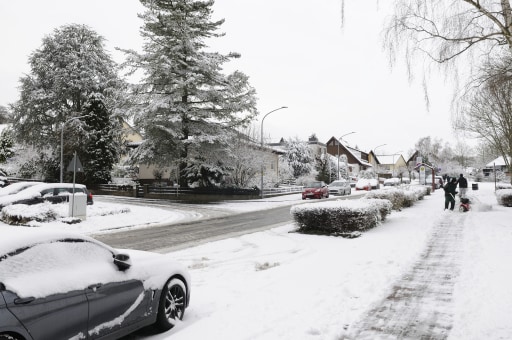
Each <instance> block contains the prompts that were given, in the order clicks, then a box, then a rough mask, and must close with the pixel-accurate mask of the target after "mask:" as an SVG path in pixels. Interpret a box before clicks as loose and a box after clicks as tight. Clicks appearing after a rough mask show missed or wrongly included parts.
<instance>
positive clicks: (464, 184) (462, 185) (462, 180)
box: [457, 174, 468, 198]
mask: <svg viewBox="0 0 512 340" xmlns="http://www.w3.org/2000/svg"><path fill="white" fill-rule="evenodd" d="M457 183H458V184H459V192H460V197H461V198H463V197H464V198H465V197H466V192H467V191H468V180H467V179H466V177H464V175H463V174H460V176H459V180H458V181H457Z"/></svg>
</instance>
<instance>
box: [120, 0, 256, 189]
mask: <svg viewBox="0 0 512 340" xmlns="http://www.w3.org/2000/svg"><path fill="white" fill-rule="evenodd" d="M141 3H142V4H143V5H144V6H145V7H146V8H147V10H146V11H145V12H144V13H143V14H142V15H140V17H141V18H142V19H143V21H144V25H143V27H142V30H141V32H142V36H143V37H144V38H145V40H146V41H145V44H144V47H143V53H142V54H140V53H137V52H135V51H125V52H126V53H127V56H128V59H127V62H126V64H125V65H126V66H128V67H130V68H131V71H133V72H135V71H137V70H142V71H143V74H144V76H143V79H142V81H141V83H140V84H138V85H137V86H135V87H134V92H133V94H134V96H133V103H132V105H133V106H132V108H131V110H130V112H131V113H132V114H133V116H134V122H135V124H136V126H138V127H139V129H140V130H141V131H143V133H144V136H145V138H146V139H145V141H144V143H143V144H142V145H141V146H140V147H139V148H138V149H137V151H136V152H135V154H134V155H133V159H134V160H135V161H137V162H142V163H146V164H157V165H159V166H161V167H169V166H173V165H174V166H175V165H176V164H178V165H179V169H180V185H182V186H187V185H188V184H189V182H188V181H187V178H188V177H189V174H188V171H193V172H194V176H192V177H195V181H197V175H198V174H201V173H207V176H208V177H209V178H215V177H216V176H215V175H213V174H212V173H211V170H212V169H216V168H217V167H218V164H217V163H218V162H217V161H216V160H211V161H210V162H211V163H210V164H197V163H198V162H199V163H201V162H206V161H207V160H208V159H211V158H212V157H205V156H204V155H201V153H203V152H204V151H203V146H204V145H205V144H208V145H226V144H227V143H229V139H228V138H226V137H227V136H228V135H231V132H232V131H233V129H236V128H239V127H244V126H246V125H247V124H248V123H250V122H251V120H252V119H254V117H255V115H256V114H257V111H256V108H255V107H256V98H255V90H254V89H253V88H252V87H251V86H250V85H249V82H248V77H247V76H246V75H245V74H243V73H242V72H239V71H236V72H234V73H232V74H229V75H224V74H223V73H221V71H222V66H223V64H224V63H226V62H228V61H229V60H231V59H232V58H236V57H239V55H238V54H235V53H231V54H229V55H222V54H220V53H216V52H209V51H207V45H206V40H207V39H211V38H218V37H220V36H222V35H223V34H221V33H217V30H218V29H219V27H220V26H221V25H222V23H223V22H224V20H219V21H212V20H211V15H212V6H213V3H214V2H213V1H197V0H141ZM204 149H207V150H208V149H209V148H204ZM198 168H201V169H210V170H209V171H206V172H202V171H197V169H198ZM208 182H209V179H205V181H203V183H208Z"/></svg>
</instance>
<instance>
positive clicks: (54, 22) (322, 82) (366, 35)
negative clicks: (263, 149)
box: [0, 0, 455, 153]
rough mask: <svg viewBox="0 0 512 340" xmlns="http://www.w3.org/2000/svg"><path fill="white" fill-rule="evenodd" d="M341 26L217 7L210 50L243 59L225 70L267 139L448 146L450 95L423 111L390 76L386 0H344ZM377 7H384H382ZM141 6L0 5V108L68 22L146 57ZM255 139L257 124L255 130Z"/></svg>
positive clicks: (329, 17) (300, 6) (437, 94)
mask: <svg viewBox="0 0 512 340" xmlns="http://www.w3.org/2000/svg"><path fill="white" fill-rule="evenodd" d="M346 3H347V4H346V8H345V11H346V15H345V19H346V21H345V23H346V24H345V27H344V28H343V29H342V28H341V0H324V1H321V2H312V1H296V0H280V1H273V0H246V1H240V0H217V1H216V3H215V5H214V18H215V19H220V18H224V19H226V22H225V24H224V25H223V26H222V31H223V32H225V33H226V36H225V37H223V38H221V39H220V40H217V41H215V42H212V44H211V46H212V48H213V49H215V50H218V51H221V52H228V51H236V52H239V53H241V54H242V58H241V59H239V60H237V61H235V62H232V63H231V64H230V65H227V67H226V71H231V70H233V69H239V70H241V71H243V72H244V73H246V74H247V75H249V77H250V81H251V84H252V85H253V86H254V87H255V88H256V90H257V92H258V98H259V102H258V110H259V111H260V112H261V116H260V117H262V116H263V115H264V114H265V113H267V112H269V111H271V110H274V109H275V108H278V107H281V106H288V109H283V110H280V111H277V112H274V113H272V114H271V115H269V116H268V117H267V118H266V119H265V122H264V135H265V138H266V139H271V140H272V141H277V140H279V139H280V138H281V137H284V138H290V137H292V138H293V137H299V138H300V139H307V138H308V137H309V136H310V135H311V134H312V133H316V135H317V136H318V138H319V140H320V141H321V142H324V143H325V142H327V140H328V139H329V138H330V137H332V136H335V137H340V136H341V135H344V134H347V133H349V132H352V131H355V132H356V133H355V134H352V135H350V136H346V138H345V140H346V141H347V142H348V143H349V144H351V145H352V146H358V147H359V148H360V149H362V150H364V151H370V150H371V149H373V148H375V147H376V146H378V145H381V144H387V145H386V146H384V147H381V148H379V150H378V153H395V152H399V151H402V152H403V153H407V151H409V150H410V149H412V148H413V146H414V143H415V142H416V141H417V140H418V139H419V138H421V137H424V136H429V135H430V136H432V137H433V138H435V137H439V138H442V139H443V140H445V141H450V142H451V143H452V144H454V143H455V140H454V139H453V138H452V135H453V134H452V131H451V124H450V105H449V103H450V99H451V88H450V87H448V86H445V85H444V83H443V81H434V82H433V83H432V84H431V85H430V86H431V89H433V92H432V97H431V108H430V110H429V111H427V110H426V108H425V105H424V100H423V91H422V89H421V86H420V84H419V82H417V81H416V82H413V83H412V84H410V83H409V82H408V80H407V76H406V74H405V72H404V71H403V68H400V67H399V68H395V69H394V70H391V69H390V67H389V66H388V62H387V55H386V54H385V53H384V51H383V50H382V40H381V30H382V28H383V25H382V20H383V18H384V17H385V15H386V14H387V12H386V9H385V8H383V6H384V5H383V4H382V2H380V4H379V5H378V2H377V1H364V2H361V1H355V0H347V1H346ZM379 6H380V7H379ZM142 10H143V7H142V5H140V3H139V2H138V1H136V0H109V1H100V0H89V1H87V2H84V1H77V0H49V1H37V0H19V1H2V2H0V29H1V30H2V32H3V33H2V35H1V36H0V46H2V51H3V53H2V54H1V55H0V79H1V80H2V81H1V82H0V105H7V104H8V103H12V102H14V101H15V100H17V98H18V90H17V86H18V79H19V78H20V76H21V75H22V74H23V73H27V72H28V71H29V68H28V65H27V60H28V57H29V54H30V53H31V52H32V51H34V50H35V49H37V48H39V47H40V46H41V39H42V38H43V37H44V36H45V35H47V34H51V33H52V31H53V29H55V28H57V27H60V26H61V25H63V24H68V23H83V24H87V25H89V26H90V27H92V28H93V29H94V30H95V31H96V32H97V33H98V34H100V35H102V36H103V37H105V38H106V39H107V42H106V44H107V49H108V50H109V51H111V52H112V53H113V56H114V60H116V61H118V62H120V61H122V55H121V54H119V53H116V52H114V47H122V48H133V49H140V47H141V44H142V40H141V38H140V36H139V27H140V24H141V21H140V20H139V19H138V18H137V16H136V14H137V13H140V12H142ZM255 124H256V126H255V127H256V129H257V131H258V136H259V128H260V122H256V123H255Z"/></svg>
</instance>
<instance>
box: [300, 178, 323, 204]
mask: <svg viewBox="0 0 512 340" xmlns="http://www.w3.org/2000/svg"><path fill="white" fill-rule="evenodd" d="M323 197H325V198H329V187H328V186H327V184H325V183H324V182H322V181H314V182H309V183H306V185H305V186H304V189H302V199H303V200H305V199H306V198H318V199H320V198H323Z"/></svg>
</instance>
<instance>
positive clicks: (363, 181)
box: [356, 178, 372, 191]
mask: <svg viewBox="0 0 512 340" xmlns="http://www.w3.org/2000/svg"><path fill="white" fill-rule="evenodd" d="M356 190H366V191H370V190H372V183H370V179H369V178H360V179H358V180H357V183H356Z"/></svg>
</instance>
